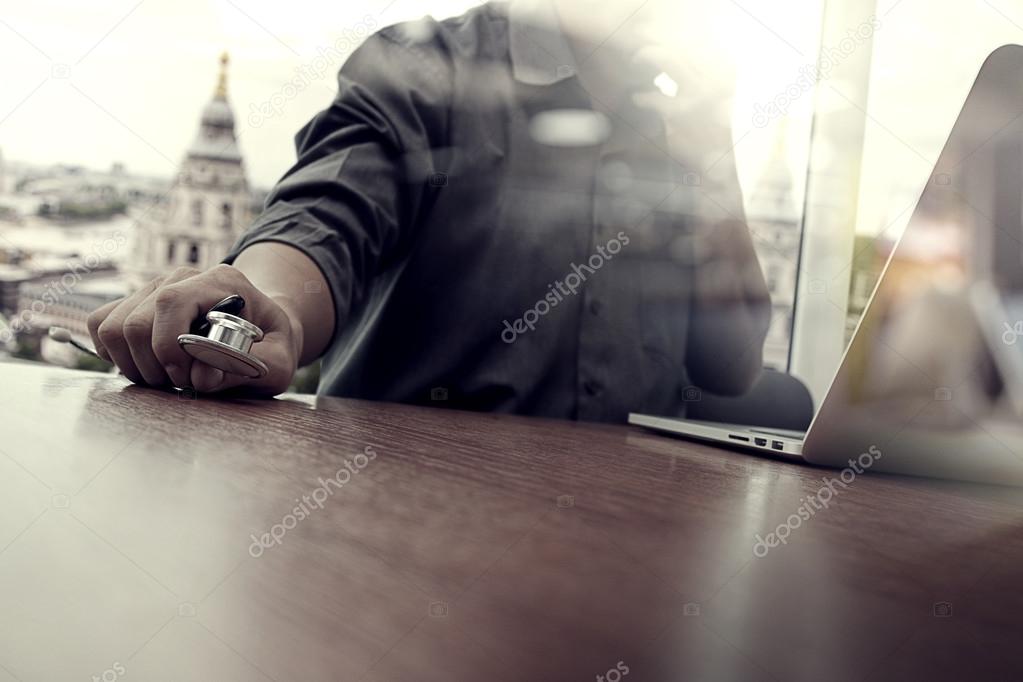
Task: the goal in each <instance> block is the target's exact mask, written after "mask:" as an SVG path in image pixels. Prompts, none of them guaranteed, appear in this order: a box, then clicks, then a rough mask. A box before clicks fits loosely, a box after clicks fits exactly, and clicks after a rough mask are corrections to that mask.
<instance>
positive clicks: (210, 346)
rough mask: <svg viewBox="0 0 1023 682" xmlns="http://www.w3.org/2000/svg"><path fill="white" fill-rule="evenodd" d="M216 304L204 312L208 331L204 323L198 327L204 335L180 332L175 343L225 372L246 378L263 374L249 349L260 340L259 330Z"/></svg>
mask: <svg viewBox="0 0 1023 682" xmlns="http://www.w3.org/2000/svg"><path fill="white" fill-rule="evenodd" d="M226 300H227V299H225V301H226ZM242 305H244V303H243V304H242ZM217 307H219V304H218V305H217V306H214V307H213V309H212V310H210V311H209V312H208V313H206V322H207V323H208V331H207V325H202V327H201V329H202V331H205V332H206V334H205V336H203V335H200V334H182V335H181V336H179V337H178V344H180V345H181V348H182V349H183V350H184V351H185V352H186V353H188V354H189V355H191V356H192V357H193V358H195V359H196V360H198V361H200V362H203V363H206V364H207V365H210V366H212V367H216V368H217V369H219V370H223V371H225V372H228V373H229V374H237V375H240V376H243V377H248V378H250V379H258V378H261V377H264V376H266V373H267V371H268V370H267V367H266V365H265V364H264V363H263V361H262V360H260V359H259V358H257V357H256V356H254V355H252V354H251V353H250V352H249V349H250V348H252V344H254V343H257V342H259V341H262V340H263V330H262V329H260V328H259V327H257V326H256V325H254V324H252V323H251V322H249V321H248V320H244V319H242V318H240V317H238V316H237V315H232V314H231V313H226V312H223V311H222V310H217Z"/></svg>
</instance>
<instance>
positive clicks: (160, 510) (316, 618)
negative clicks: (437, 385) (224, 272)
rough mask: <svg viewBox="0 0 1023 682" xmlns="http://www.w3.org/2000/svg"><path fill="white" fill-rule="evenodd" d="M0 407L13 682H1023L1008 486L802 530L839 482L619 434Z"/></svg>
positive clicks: (334, 413) (406, 421) (330, 403)
mask: <svg viewBox="0 0 1023 682" xmlns="http://www.w3.org/2000/svg"><path fill="white" fill-rule="evenodd" d="M0 386H2V390H0V410H2V412H0V413H2V420H3V421H2V424H3V429H2V437H0V681H2V682H9V681H10V680H21V681H24V682H28V681H30V680H44V681H47V682H51V681H56V680H89V679H93V680H96V679H99V680H105V681H108V682H109V681H110V680H119V679H122V678H123V679H125V680H188V681H192V680H211V681H216V682H230V681H233V680H278V681H281V682H283V681H285V680H301V681H303V682H312V681H315V680H367V681H374V682H383V681H385V680H388V681H389V680H408V681H414V682H424V681H426V682H429V681H433V680H437V681H441V680H443V681H451V680H472V681H479V680H495V681H504V680H557V681H561V680H594V679H596V680H607V681H608V682H618V680H622V679H624V680H630V681H631V680H743V681H746V680H779V681H789V680H944V679H949V680H1020V679H1023V589H1021V587H1023V492H1021V491H1020V490H1016V489H1010V488H999V487H994V486H962V485H957V484H953V483H948V482H939V481H932V480H927V479H911V478H899V477H890V476H883V475H877V474H869V473H865V474H862V475H860V476H858V477H857V478H856V479H855V481H853V482H852V483H851V484H850V485H848V486H847V487H846V488H845V489H843V490H841V491H840V493H839V494H836V495H835V496H834V499H832V500H830V504H829V505H828V506H827V507H826V508H822V509H820V510H819V511H816V512H815V513H814V514H813V515H812V516H811V517H810V518H809V519H806V520H799V521H798V522H797V521H796V520H793V518H795V519H797V520H798V519H799V517H798V515H797V516H796V517H792V515H794V514H797V511H798V509H799V508H800V507H801V506H803V505H805V501H806V499H807V496H813V495H818V497H819V491H820V489H821V487H822V485H823V483H822V479H826V478H828V477H832V476H835V475H836V474H837V472H835V471H832V470H826V469H818V468H812V467H807V466H803V465H799V464H793V463H789V462H783V461H779V460H772V459H767V458H761V457H755V456H749V455H745V454H742V453H739V452H732V451H729V450H724V449H718V448H713V447H708V446H703V445H698V444H693V443H689V442H685V441H682V440H677V439H670V438H665V437H662V436H658V435H654V434H651V433H647V432H644V431H642V430H640V429H637V428H632V427H627V426H611V425H595V424H578V423H569V422H559V421H552V420H543V419H531V418H522V417H510V416H496V415H486V414H472V413H465V412H456V411H453V410H445V409H443V408H442V407H438V408H420V407H410V406H402V405H391V404H381V403H371V402H363V401H356V400H342V399H322V398H321V399H314V398H312V397H310V396H303V397H297V396H285V397H283V398H281V399H277V400H271V401H237V400H235V401H227V400H215V399H210V398H202V397H200V398H198V399H195V398H194V396H190V395H187V394H180V395H179V394H175V393H169V392H160V391H156V390H150V389H144V388H138V387H134V386H130V385H128V384H127V382H126V381H125V380H124V379H123V378H120V377H114V376H109V375H100V374H91V373H85V372H74V371H68V370H61V369H55V368H48V367H41V366H31V365H16V364H4V365H0ZM783 524H788V527H789V530H788V531H781V532H782V534H785V533H787V534H788V537H786V542H785V543H784V544H782V543H780V542H776V543H775V546H774V547H767V546H766V544H765V545H764V546H760V547H758V546H757V545H756V543H757V537H758V536H759V537H761V538H765V537H766V536H767V535H768V534H769V533H772V532H775V533H776V535H775V536H773V537H775V538H777V537H778V535H777V533H778V532H779V529H780V526H781V525H783Z"/></svg>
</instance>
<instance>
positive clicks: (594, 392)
mask: <svg viewBox="0 0 1023 682" xmlns="http://www.w3.org/2000/svg"><path fill="white" fill-rule="evenodd" d="M583 390H585V391H586V394H587V395H590V396H593V397H596V396H598V395H600V394H601V393H603V392H604V387H603V386H601V385H600V382H598V381H594V380H593V379H587V380H586V381H584V382H583Z"/></svg>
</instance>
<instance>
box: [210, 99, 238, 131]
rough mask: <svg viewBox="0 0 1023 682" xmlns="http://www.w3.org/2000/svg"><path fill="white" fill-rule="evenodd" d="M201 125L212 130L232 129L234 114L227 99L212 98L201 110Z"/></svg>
mask: <svg viewBox="0 0 1023 682" xmlns="http://www.w3.org/2000/svg"><path fill="white" fill-rule="evenodd" d="M202 125H203V126H211V127H214V128H234V112H233V111H231V105H230V104H228V103H227V98H222V97H216V96H215V97H214V98H213V99H211V100H210V101H209V103H208V104H207V105H206V107H205V108H204V109H203V110H202Z"/></svg>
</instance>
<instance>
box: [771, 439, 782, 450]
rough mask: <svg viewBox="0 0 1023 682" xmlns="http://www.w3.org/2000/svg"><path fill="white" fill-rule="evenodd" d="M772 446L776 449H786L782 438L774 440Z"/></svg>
mask: <svg viewBox="0 0 1023 682" xmlns="http://www.w3.org/2000/svg"><path fill="white" fill-rule="evenodd" d="M771 447H772V448H774V449H775V450H784V449H785V443H782V442H781V441H780V440H772V441H771Z"/></svg>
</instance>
